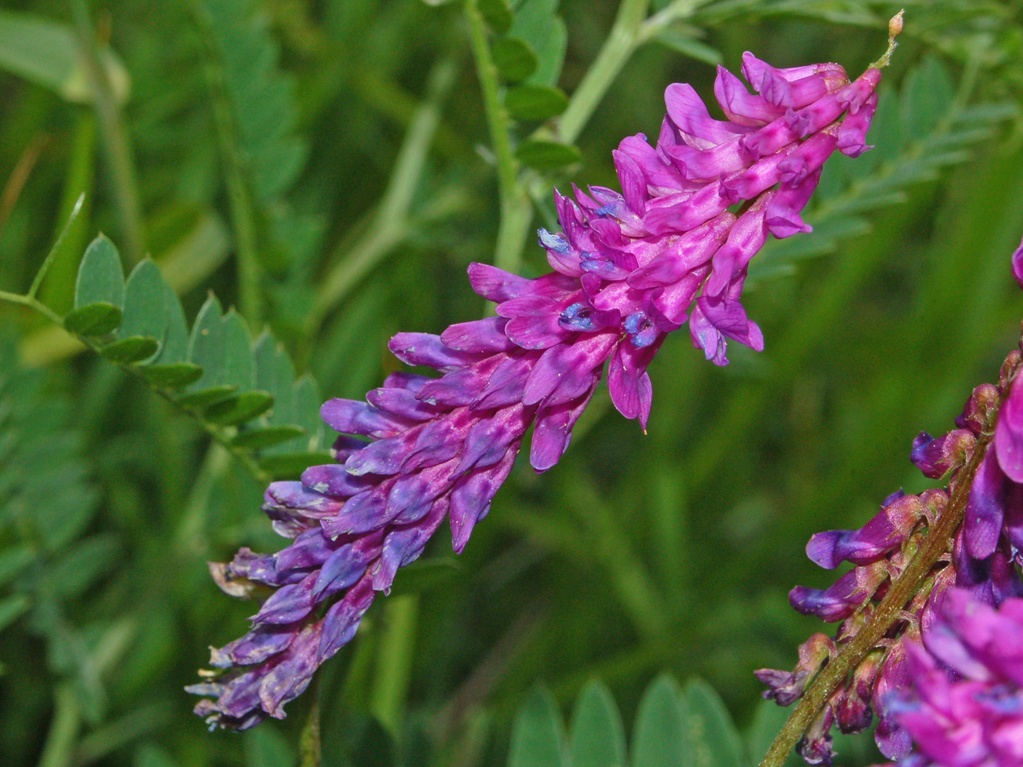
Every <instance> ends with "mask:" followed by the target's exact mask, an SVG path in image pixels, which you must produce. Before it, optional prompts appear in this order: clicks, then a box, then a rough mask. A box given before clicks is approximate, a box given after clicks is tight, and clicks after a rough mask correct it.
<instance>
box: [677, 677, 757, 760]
mask: <svg viewBox="0 0 1023 767" xmlns="http://www.w3.org/2000/svg"><path fill="white" fill-rule="evenodd" d="M682 693H683V695H684V696H685V701H686V709H687V711H688V713H689V719H688V727H687V733H688V736H689V748H688V749H687V750H688V751H689V753H690V755H691V763H692V765H693V767H733V765H736V764H741V763H742V741H741V740H740V739H739V733H738V731H737V730H736V729H735V724H734V723H733V722H732V717H731V715H730V714H729V713H728V709H726V708H725V704H724V703H723V702H722V701H721V698H720V697H719V696H718V694H717V693H716V692H715V691H714V689H713V688H712V687H711V686H710V685H708V684H707V683H706V682H704V681H703V680H702V679H693V680H691V681H689V682H688V683H687V684H686V686H685V688H684V689H683V691H682Z"/></svg>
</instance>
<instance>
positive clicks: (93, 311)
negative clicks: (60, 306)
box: [64, 303, 123, 337]
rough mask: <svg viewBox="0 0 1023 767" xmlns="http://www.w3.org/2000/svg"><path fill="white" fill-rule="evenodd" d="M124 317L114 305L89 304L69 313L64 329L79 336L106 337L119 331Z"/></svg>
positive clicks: (65, 319)
mask: <svg viewBox="0 0 1023 767" xmlns="http://www.w3.org/2000/svg"><path fill="white" fill-rule="evenodd" d="M122 317H123V315H122V314H121V310H120V309H118V308H117V307H116V306H114V305H113V304H110V303H97V304H89V305H87V306H82V307H79V308H78V309H72V310H71V311H70V312H68V314H67V316H66V317H65V318H64V327H65V328H66V329H67V331H68V332H70V333H74V334H75V335H79V336H88V337H99V336H105V335H107V334H108V333H113V332H114V331H115V330H117V328H118V326H120V324H121V319H122Z"/></svg>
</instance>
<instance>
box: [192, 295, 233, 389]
mask: <svg viewBox="0 0 1023 767" xmlns="http://www.w3.org/2000/svg"><path fill="white" fill-rule="evenodd" d="M188 361H189V362H192V363H194V364H196V365H198V366H199V367H201V368H202V369H203V374H202V378H200V379H199V380H198V381H197V382H196V383H195V384H194V386H193V387H192V388H193V389H208V388H209V387H211V386H222V385H224V384H226V381H225V380H224V371H225V359H224V323H223V317H222V314H221V311H220V302H219V301H217V299H216V297H215V296H212V295H211V296H210V297H209V298H207V299H206V303H204V304H203V305H202V309H200V310H199V316H198V317H196V318H195V325H194V326H193V327H192V335H191V338H189V341H188Z"/></svg>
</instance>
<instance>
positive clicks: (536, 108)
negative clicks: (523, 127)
mask: <svg viewBox="0 0 1023 767" xmlns="http://www.w3.org/2000/svg"><path fill="white" fill-rule="evenodd" d="M504 105H505V106H506V107H507V108H508V112H509V113H510V114H511V116H512V117H514V118H516V119H517V120H547V119H549V118H551V117H555V116H557V115H559V114H561V113H562V112H564V111H565V109H566V108H567V107H568V97H567V96H566V95H565V94H564V93H563V92H562V91H560V90H559V89H557V88H552V87H549V86H545V85H518V86H516V87H514V88H512V89H511V90H509V91H508V93H507V94H506V95H505V97H504Z"/></svg>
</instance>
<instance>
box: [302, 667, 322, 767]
mask: <svg viewBox="0 0 1023 767" xmlns="http://www.w3.org/2000/svg"><path fill="white" fill-rule="evenodd" d="M309 693H310V694H311V695H312V699H313V705H312V707H311V708H310V709H309V717H308V718H307V719H306V720H305V726H304V727H303V728H302V734H301V735H300V736H299V739H298V758H299V767H320V763H321V761H322V759H323V755H322V748H321V745H320V675H319V674H317V675H316V676H314V677H313V682H312V689H311V690H310V691H309Z"/></svg>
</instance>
